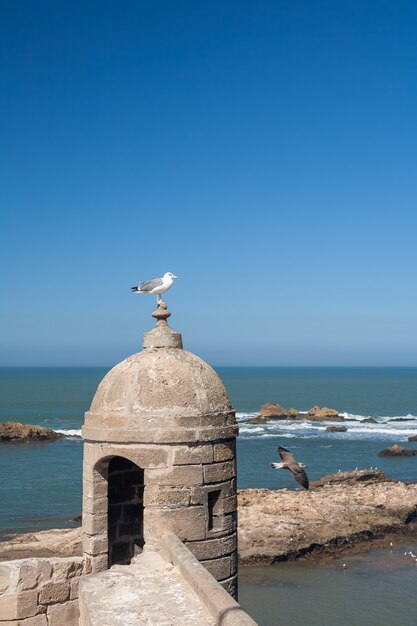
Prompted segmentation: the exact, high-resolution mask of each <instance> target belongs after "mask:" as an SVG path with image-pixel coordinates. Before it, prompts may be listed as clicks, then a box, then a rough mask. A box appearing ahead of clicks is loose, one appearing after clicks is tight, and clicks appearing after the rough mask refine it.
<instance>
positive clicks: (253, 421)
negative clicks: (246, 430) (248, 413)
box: [249, 415, 270, 424]
mask: <svg viewBox="0 0 417 626" xmlns="http://www.w3.org/2000/svg"><path fill="white" fill-rule="evenodd" d="M269 420H270V418H269V417H264V416H263V415H257V416H256V417H252V418H251V419H250V420H249V424H266V423H267V422H269Z"/></svg>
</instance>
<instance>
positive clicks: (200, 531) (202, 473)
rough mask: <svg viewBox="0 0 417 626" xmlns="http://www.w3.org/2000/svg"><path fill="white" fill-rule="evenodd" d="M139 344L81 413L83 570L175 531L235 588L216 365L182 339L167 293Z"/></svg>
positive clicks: (226, 404)
mask: <svg viewBox="0 0 417 626" xmlns="http://www.w3.org/2000/svg"><path fill="white" fill-rule="evenodd" d="M153 316H154V317H155V318H156V320H157V322H156V326H155V328H154V329H153V330H151V331H150V332H147V333H145V335H144V339H143V350H142V351H141V352H139V353H137V354H134V355H133V356H130V357H129V358H127V359H125V360H124V361H122V362H121V363H119V364H118V365H116V366H115V367H114V368H113V369H112V370H111V371H110V372H109V373H108V374H107V375H106V376H105V377H104V379H103V380H102V382H101V383H100V385H99V387H98V389H97V392H96V394H95V396H94V399H93V402H92V405H91V408H90V410H89V411H88V412H87V413H86V415H85V424H84V428H83V436H84V473H83V532H84V556H85V558H86V565H87V571H96V572H98V571H102V570H104V569H107V568H108V567H110V566H111V565H113V564H115V563H129V562H130V561H131V559H132V558H133V557H134V556H135V554H137V553H138V552H140V551H141V550H142V549H145V550H146V549H147V548H152V549H155V547H157V545H158V534H159V532H160V529H161V528H162V527H163V528H168V529H170V530H172V531H173V532H174V533H175V534H176V535H177V536H178V537H179V539H181V540H182V541H183V542H184V543H185V544H186V545H187V546H188V548H189V549H190V550H191V551H192V552H193V554H194V555H195V556H196V558H197V559H198V560H199V561H200V562H201V563H202V564H203V565H204V566H205V567H206V568H207V570H208V571H209V572H210V573H211V574H212V575H213V576H214V577H215V578H216V579H217V580H218V581H220V582H221V584H222V585H223V587H224V588H225V589H227V591H229V592H230V593H231V594H232V595H234V596H235V595H236V590H237V575H236V570H237V545H236V530H237V519H236V517H237V514H236V510H237V503H236V453H235V442H236V435H237V430H238V428H237V425H236V420H235V412H234V410H233V408H232V406H231V404H230V400H229V398H228V395H227V392H226V390H225V388H224V385H223V383H222V381H221V380H220V378H219V377H218V375H217V374H216V373H215V372H214V370H213V369H212V368H211V367H210V366H209V365H207V363H205V362H204V361H202V360H201V359H199V358H198V357H197V356H195V355H194V354H191V353H190V352H187V351H186V350H184V349H183V347H182V338H181V335H180V334H179V333H176V332H174V331H173V330H172V329H171V328H170V327H169V325H168V323H167V318H168V317H169V316H170V313H169V311H168V310H167V307H166V304H165V303H164V302H159V304H158V308H157V310H156V311H155V312H154V313H153Z"/></svg>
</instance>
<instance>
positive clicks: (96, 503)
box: [83, 492, 108, 513]
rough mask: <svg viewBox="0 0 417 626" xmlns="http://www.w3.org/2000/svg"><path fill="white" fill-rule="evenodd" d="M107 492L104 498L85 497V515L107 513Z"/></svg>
mask: <svg viewBox="0 0 417 626" xmlns="http://www.w3.org/2000/svg"><path fill="white" fill-rule="evenodd" d="M107 502H108V498H107V492H106V496H105V497H103V498H93V497H92V496H87V495H85V494H84V495H83V513H105V512H106V511H107Z"/></svg>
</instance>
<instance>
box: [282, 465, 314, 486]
mask: <svg viewBox="0 0 417 626" xmlns="http://www.w3.org/2000/svg"><path fill="white" fill-rule="evenodd" d="M287 469H288V470H289V471H290V472H291V474H292V475H293V476H294V478H295V480H296V481H297V482H298V483H300V485H302V486H303V487H304V489H308V488H309V486H310V483H309V482H308V476H307V474H306V473H305V471H304V470H303V468H302V467H300V465H298V463H297V462H296V461H294V462H293V463H288V464H287Z"/></svg>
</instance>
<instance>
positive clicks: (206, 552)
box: [187, 535, 237, 561]
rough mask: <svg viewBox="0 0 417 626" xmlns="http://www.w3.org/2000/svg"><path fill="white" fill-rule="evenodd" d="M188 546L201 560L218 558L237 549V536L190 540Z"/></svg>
mask: <svg viewBox="0 0 417 626" xmlns="http://www.w3.org/2000/svg"><path fill="white" fill-rule="evenodd" d="M187 547H188V548H189V549H190V550H191V552H192V553H193V554H194V556H195V557H196V558H197V559H198V560H199V561H203V560H207V559H217V558H220V557H221V556H222V555H225V554H230V553H232V552H234V551H236V547H237V537H236V535H230V536H229V537H221V538H219V539H210V540H207V541H190V542H188V543H187Z"/></svg>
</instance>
